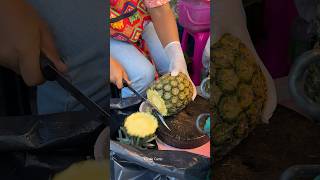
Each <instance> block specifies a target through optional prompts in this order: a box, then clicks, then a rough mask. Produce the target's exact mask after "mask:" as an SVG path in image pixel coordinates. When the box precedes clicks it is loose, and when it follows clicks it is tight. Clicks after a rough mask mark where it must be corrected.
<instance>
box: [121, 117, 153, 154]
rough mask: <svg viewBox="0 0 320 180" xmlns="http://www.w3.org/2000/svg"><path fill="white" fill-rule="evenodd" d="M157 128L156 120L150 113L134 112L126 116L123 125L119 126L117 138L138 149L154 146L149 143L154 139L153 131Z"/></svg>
mask: <svg viewBox="0 0 320 180" xmlns="http://www.w3.org/2000/svg"><path fill="white" fill-rule="evenodd" d="M157 128H158V120H157V119H156V118H155V117H154V116H153V115H151V114H149V113H145V112H136V113H133V114H131V115H130V116H128V117H127V118H126V119H125V121H124V125H123V127H120V130H119V138H118V140H119V141H120V142H121V143H124V144H129V145H132V146H134V147H137V148H139V149H146V148H152V147H154V144H151V142H152V141H153V140H155V139H156V135H155V132H156V130H157Z"/></svg>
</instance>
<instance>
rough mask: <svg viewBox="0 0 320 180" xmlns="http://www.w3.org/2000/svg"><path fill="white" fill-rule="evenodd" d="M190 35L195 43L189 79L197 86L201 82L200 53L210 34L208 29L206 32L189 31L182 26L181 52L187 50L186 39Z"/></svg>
mask: <svg viewBox="0 0 320 180" xmlns="http://www.w3.org/2000/svg"><path fill="white" fill-rule="evenodd" d="M190 35H191V36H192V37H193V39H194V43H195V44H194V50H193V57H192V74H191V80H192V81H193V83H194V84H195V85H196V86H198V85H200V83H201V70H202V54H203V51H204V48H205V46H206V43H207V40H208V38H209V36H210V30H208V31H207V32H191V31H189V30H188V29H186V28H184V30H183V34H182V41H181V47H182V50H183V52H186V51H187V47H188V39H189V36H190Z"/></svg>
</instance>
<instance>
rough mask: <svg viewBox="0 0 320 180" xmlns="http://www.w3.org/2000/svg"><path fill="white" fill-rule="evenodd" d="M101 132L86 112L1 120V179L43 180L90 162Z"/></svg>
mask: <svg viewBox="0 0 320 180" xmlns="http://www.w3.org/2000/svg"><path fill="white" fill-rule="evenodd" d="M104 128H105V126H104V125H103V124H102V122H100V121H98V120H96V118H95V116H94V114H91V113H89V112H67V113H59V114H52V115H41V116H20V117H0V152H1V154H0V159H1V160H0V179H6V180H11V179H13V180H15V179H19V180H29V179H30V180H37V179H41V180H46V179H50V177H51V176H52V175H54V174H55V173H57V172H59V171H62V170H64V169H65V168H67V167H68V166H70V165H71V164H73V163H75V162H78V161H82V160H86V159H88V158H93V151H94V143H95V141H96V139H97V137H98V135H99V134H100V132H101V131H102V130H103V129H104Z"/></svg>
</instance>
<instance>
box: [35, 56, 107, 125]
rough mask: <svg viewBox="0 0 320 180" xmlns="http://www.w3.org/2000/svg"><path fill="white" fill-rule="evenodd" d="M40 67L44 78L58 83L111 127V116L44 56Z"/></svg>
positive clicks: (41, 58)
mask: <svg viewBox="0 0 320 180" xmlns="http://www.w3.org/2000/svg"><path fill="white" fill-rule="evenodd" d="M40 67H41V71H42V74H43V76H44V77H45V78H46V79H47V80H49V81H56V82H57V83H58V84H59V85H60V86H61V87H62V88H64V89H65V90H66V91H68V92H69V93H70V94H71V95H72V96H73V97H74V98H75V99H77V100H78V101H79V102H80V103H81V104H83V105H84V106H85V107H86V108H87V109H88V110H89V111H90V112H92V113H95V114H96V115H97V117H98V119H99V120H102V121H103V123H104V124H106V125H109V124H110V123H109V119H110V117H111V116H110V114H109V113H107V112H106V111H105V110H104V109H102V108H101V107H100V106H99V105H98V104H96V103H95V102H94V101H92V100H91V99H90V98H89V97H87V96H86V95H84V94H83V93H82V92H81V91H80V90H79V89H78V88H76V87H75V86H74V85H73V84H71V83H70V82H69V81H68V80H67V79H66V78H65V77H64V75H63V74H62V73H60V72H59V71H58V70H57V69H56V68H55V66H54V64H53V63H52V62H51V61H50V60H49V59H48V58H47V57H46V56H45V55H43V54H41V56H40Z"/></svg>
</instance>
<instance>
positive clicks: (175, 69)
mask: <svg viewBox="0 0 320 180" xmlns="http://www.w3.org/2000/svg"><path fill="white" fill-rule="evenodd" d="M164 50H165V52H166V54H167V55H168V57H169V59H170V68H169V69H170V72H171V76H177V75H178V74H179V73H180V72H182V73H184V74H186V75H187V76H188V77H189V79H190V76H189V73H188V69H187V64H186V60H185V58H184V55H183V51H182V48H181V44H180V42H178V41H174V42H171V43H169V44H167V45H166V47H165V48H164ZM190 81H191V79H190ZM191 82H192V81H191ZM192 86H193V96H192V100H194V99H195V98H196V96H197V89H196V86H195V85H194V84H193V82H192Z"/></svg>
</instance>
